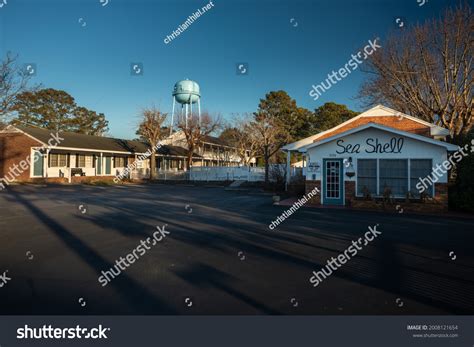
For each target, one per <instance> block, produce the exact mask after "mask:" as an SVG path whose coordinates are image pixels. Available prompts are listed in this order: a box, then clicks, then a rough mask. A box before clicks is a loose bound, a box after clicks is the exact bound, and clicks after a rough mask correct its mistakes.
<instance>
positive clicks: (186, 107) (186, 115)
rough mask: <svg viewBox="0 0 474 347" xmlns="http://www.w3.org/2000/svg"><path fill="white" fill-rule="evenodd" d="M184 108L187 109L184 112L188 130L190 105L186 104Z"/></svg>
mask: <svg viewBox="0 0 474 347" xmlns="http://www.w3.org/2000/svg"><path fill="white" fill-rule="evenodd" d="M184 107H185V109H184V112H185V113H186V114H185V117H186V129H187V128H188V104H186V105H185V106H184Z"/></svg>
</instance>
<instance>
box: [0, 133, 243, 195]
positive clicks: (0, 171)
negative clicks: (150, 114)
mask: <svg viewBox="0 0 474 347" xmlns="http://www.w3.org/2000/svg"><path fill="white" fill-rule="evenodd" d="M56 136H57V135H56V134H55V132H54V131H51V130H47V129H41V128H33V127H22V126H11V125H10V126H8V127H6V128H5V129H4V130H2V131H0V184H2V182H3V183H4V184H2V186H5V184H8V183H11V182H14V181H32V180H35V179H47V180H49V181H65V180H66V179H67V180H70V181H81V180H83V179H84V178H89V177H102V178H114V177H116V176H118V175H120V174H121V173H122V172H123V171H124V170H125V169H126V168H127V167H128V166H131V165H132V164H133V166H134V169H133V170H132V172H131V173H130V175H131V176H132V178H144V177H147V176H148V175H149V170H150V159H149V153H150V152H149V146H148V145H147V144H146V143H144V142H141V141H130V140H123V139H115V138H109V137H100V136H91V135H83V134H77V133H71V132H61V133H59V136H58V137H59V138H60V139H59V140H60V141H58V144H57V146H54V147H51V146H49V145H48V143H49V144H50V143H51V142H50V140H51V138H52V137H56ZM147 154H148V156H147ZM140 158H144V159H143V160H138V159H140ZM186 158H187V150H186V146H185V144H183V142H182V140H181V137H180V133H175V134H174V135H173V136H172V138H171V139H166V140H164V141H163V142H162V145H161V146H160V147H159V148H158V150H157V154H156V169H157V170H158V171H159V172H162V171H163V172H170V171H171V172H179V171H185V170H186V160H187V159H186ZM26 162H28V166H26V165H25V163H26ZM134 163H135V164H134ZM193 165H196V166H239V165H240V160H239V158H238V156H237V155H236V149H235V148H233V147H231V146H228V145H227V144H226V143H224V142H223V141H221V140H219V139H218V138H215V137H211V136H208V137H207V138H206V141H205V142H204V143H203V145H202V146H200V148H199V149H198V151H196V152H195V153H194V154H193Z"/></svg>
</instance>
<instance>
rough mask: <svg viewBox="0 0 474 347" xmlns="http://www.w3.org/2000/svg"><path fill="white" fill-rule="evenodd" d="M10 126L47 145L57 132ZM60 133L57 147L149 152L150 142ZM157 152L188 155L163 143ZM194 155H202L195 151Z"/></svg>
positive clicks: (128, 152)
mask: <svg viewBox="0 0 474 347" xmlns="http://www.w3.org/2000/svg"><path fill="white" fill-rule="evenodd" d="M8 128H10V129H16V130H19V131H20V132H22V133H24V134H26V135H27V136H29V137H31V138H33V139H35V140H37V141H39V142H41V143H42V144H43V145H47V144H48V141H49V140H50V139H51V137H52V135H55V134H56V132H55V131H52V130H48V129H42V128H34V127H25V126H9V127H7V129H8ZM58 135H59V137H61V138H63V140H61V142H60V143H59V145H58V146H56V147H55V148H57V149H76V150H91V151H106V152H114V153H124V154H140V153H145V152H147V151H148V149H149V146H148V144H147V143H145V142H143V141H136V140H124V139H116V138H112V137H103V136H93V135H84V134H78V133H73V132H67V131H62V132H59V134H58ZM157 153H158V154H162V155H168V156H178V157H185V156H186V150H185V149H184V148H182V147H177V146H171V145H162V146H161V147H160V148H159V149H158V151H157ZM193 157H201V156H200V155H198V154H196V153H194V155H193Z"/></svg>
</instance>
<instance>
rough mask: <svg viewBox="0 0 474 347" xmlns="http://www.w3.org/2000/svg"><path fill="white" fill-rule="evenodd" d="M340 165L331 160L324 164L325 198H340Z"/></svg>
mask: <svg viewBox="0 0 474 347" xmlns="http://www.w3.org/2000/svg"><path fill="white" fill-rule="evenodd" d="M340 164H341V163H340V162H339V161H333V160H328V161H327V162H326V198H333V199H339V198H340V196H339V194H340V176H339V174H340V172H339V171H340Z"/></svg>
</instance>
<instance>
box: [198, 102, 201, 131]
mask: <svg viewBox="0 0 474 347" xmlns="http://www.w3.org/2000/svg"><path fill="white" fill-rule="evenodd" d="M198 117H199V126H201V98H198Z"/></svg>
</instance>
